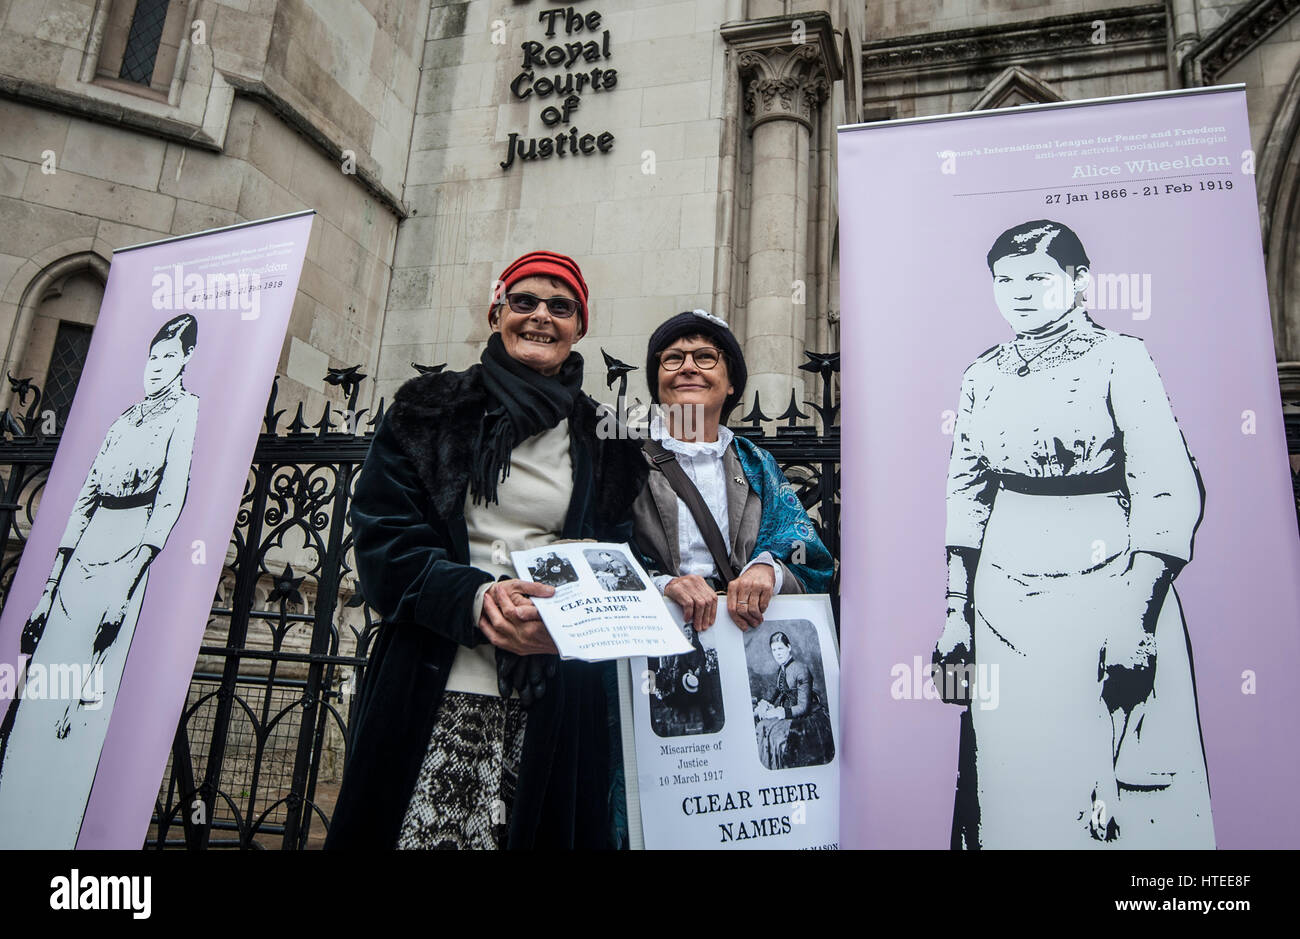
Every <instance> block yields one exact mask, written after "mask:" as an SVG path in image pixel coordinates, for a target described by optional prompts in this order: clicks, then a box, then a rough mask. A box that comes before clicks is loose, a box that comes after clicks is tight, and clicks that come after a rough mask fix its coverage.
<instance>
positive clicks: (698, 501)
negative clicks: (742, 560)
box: [642, 438, 736, 584]
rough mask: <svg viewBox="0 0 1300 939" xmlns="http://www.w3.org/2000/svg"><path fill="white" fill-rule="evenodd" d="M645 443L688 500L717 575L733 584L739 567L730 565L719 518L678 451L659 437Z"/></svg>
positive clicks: (678, 491) (685, 499) (673, 484)
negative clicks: (711, 556) (662, 441)
mask: <svg viewBox="0 0 1300 939" xmlns="http://www.w3.org/2000/svg"><path fill="white" fill-rule="evenodd" d="M642 446H643V447H644V448H645V452H646V453H647V454H649V456H650V460H651V462H653V463H654V466H655V469H657V470H659V471H660V472H661V473H663V474H664V476H665V477H667V479H668V484H669V485H670V486H672V487H673V492H675V493H677V497H678V498H679V499H681V500H682V501H683V502H685V503H686V508H688V509H690V512H691V517H692V518H693V519H695V524H696V525H697V526H698V527H699V529H700V533H701V534H702V535H704V543H705V544H706V545H707V546H708V548H709V554H711V555H713V563H714V564H716V565H717V567H718V576H719V577H721V578H722V582H723V584H729V583H731V582H732V581H733V580H735V579H736V569H735V568H734V567H732V565H731V558H730V556H729V552H728V551H727V542H726V541H725V540H724V539H723V537H722V532H721V531H720V530H719V529H718V523H717V520H716V519H714V517H713V513H712V512H710V511H709V507H708V506H707V505H705V504H704V497H703V496H701V495H700V490H699V489H697V488H696V487H695V483H693V482H691V478H690V477H689V476H687V475H686V471H685V470H684V469H682V465H681V464H680V463H678V462H677V456H676V454H674V453H673V452H672V451H671V450H667V449H665V448H664V445H663V444H661V443H660V442H659V441H658V440H652V439H650V438H647V439H646V441H645V443H644V444H643V445H642Z"/></svg>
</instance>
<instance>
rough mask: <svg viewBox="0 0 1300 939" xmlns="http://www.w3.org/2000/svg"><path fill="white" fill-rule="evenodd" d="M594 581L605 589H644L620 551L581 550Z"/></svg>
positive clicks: (619, 590)
mask: <svg viewBox="0 0 1300 939" xmlns="http://www.w3.org/2000/svg"><path fill="white" fill-rule="evenodd" d="M582 553H583V555H584V556H585V557H586V559H587V563H588V564H590V565H591V572H592V573H593V574H595V575H596V581H597V583H599V584H600V585H601V587H603V588H604V589H606V590H609V591H611V592H614V591H617V592H619V593H622V592H624V591H627V590H645V589H646V587H645V583H644V582H643V581H642V580H641V578H640V577H638V576H637V575H636V571H634V570H633V569H632V565H631V564H630V563H629V562H628V559H627V555H625V554H624V553H623V552H622V551H608V550H605V549H599V550H588V551H583V552H582Z"/></svg>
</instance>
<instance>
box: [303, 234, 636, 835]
mask: <svg viewBox="0 0 1300 939" xmlns="http://www.w3.org/2000/svg"><path fill="white" fill-rule="evenodd" d="M488 323H489V326H490V327H491V329H492V333H491V335H490V337H489V339H488V343H487V348H486V349H485V350H484V352H483V355H482V359H481V362H480V363H479V364H477V365H474V366H471V367H470V368H469V369H466V370H465V371H463V372H439V373H435V374H428V375H422V376H420V377H418V378H414V379H412V380H411V381H409V382H407V383H406V384H405V385H403V386H402V388H401V389H400V390H399V391H398V392H397V394H396V395H395V396H394V399H393V404H392V406H391V407H390V408H389V410H388V412H387V413H386V414H385V415H384V420H383V422H382V424H381V425H380V426H379V428H378V429H377V430H376V432H375V437H374V442H373V444H372V445H371V449H370V453H369V455H368V456H367V458H366V463H365V466H364V467H363V469H362V473H361V476H360V479H359V480H358V482H357V485H356V490H355V495H354V497H353V503H352V529H353V536H354V542H355V554H356V569H357V574H358V577H359V580H360V586H361V590H362V593H363V595H364V597H365V599H366V601H367V602H368V603H369V604H370V605H371V606H372V607H374V608H375V609H376V610H378V611H379V613H380V614H381V615H382V617H383V625H382V626H381V628H380V629H379V630H378V632H377V635H376V639H375V645H374V648H373V649H372V651H371V653H370V659H369V662H368V664H367V667H366V673H365V677H364V680H363V682H362V686H361V689H360V691H359V694H358V699H357V701H356V703H355V705H354V707H353V712H352V716H351V722H350V733H351V739H350V747H349V752H348V762H347V766H346V768H345V771H344V776H343V784H342V788H341V790H340V792H339V800H338V803H337V806H336V809H335V813H334V817H333V820H332V822H331V826H330V832H329V837H328V839H327V841H326V847H327V848H335V847H360V846H366V847H382V848H392V847H399V848H435V847H436V848H447V847H449V848H498V847H590V848H599V847H607V846H610V836H611V827H612V826H611V819H612V814H611V813H612V811H613V809H612V806H611V804H610V803H611V800H610V780H611V778H612V767H611V765H610V760H611V740H610V727H609V721H608V719H607V716H608V713H609V708H610V706H611V702H610V701H609V700H608V699H607V697H606V691H605V688H606V682H605V679H606V677H607V676H606V675H605V674H604V673H605V672H606V671H608V670H609V669H610V668H611V666H610V664H609V663H605V664H601V665H595V664H590V663H586V662H577V661H568V662H561V661H560V660H559V657H558V656H557V655H556V649H555V646H554V644H553V643H552V642H551V638H550V635H549V634H548V633H547V632H546V629H545V627H544V626H543V625H542V622H541V617H540V615H539V614H538V612H537V609H536V607H535V606H533V603H532V598H533V597H535V596H549V595H550V594H552V593H553V592H554V588H552V587H548V586H545V585H542V584H535V583H532V582H530V581H523V580H518V579H516V578H515V575H514V569H513V567H512V565H511V562H510V552H511V551H517V550H522V549H525V548H536V547H541V546H544V545H546V544H549V543H551V542H554V541H556V540H558V539H561V538H566V539H568V538H596V539H599V540H609V541H626V540H628V539H629V538H630V537H631V503H632V499H633V497H634V496H635V494H636V492H637V491H638V489H639V488H640V485H641V483H643V482H644V478H645V474H646V470H645V466H644V460H643V459H641V458H640V454H639V450H638V448H637V446H636V443H635V442H634V441H627V440H601V439H599V438H598V436H597V434H596V427H597V423H598V421H597V413H596V403H595V402H594V401H593V400H592V399H591V398H590V397H588V396H587V395H586V394H584V393H583V391H582V375H583V362H582V357H581V356H580V355H579V354H578V353H577V352H574V351H573V350H572V347H573V345H574V343H576V342H577V341H578V340H579V339H580V338H581V337H582V336H583V335H584V334H585V333H586V332H587V325H588V290H587V284H586V281H585V280H584V279H583V277H582V272H581V270H580V269H579V267H578V265H577V263H576V262H574V260H573V259H572V258H569V257H566V256H565V255H562V254H555V253H552V252H549V251H533V252H529V253H528V254H525V255H524V256H522V257H520V258H518V259H517V260H515V261H514V262H513V263H511V264H510V265H509V266H507V267H506V269H505V270H504V271H503V272H502V274H501V276H500V277H499V278H498V280H497V282H496V284H495V285H494V289H493V292H492V302H491V304H490V306H489V309H488Z"/></svg>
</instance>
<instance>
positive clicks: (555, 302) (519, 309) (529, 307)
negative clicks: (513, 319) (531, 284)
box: [506, 293, 579, 320]
mask: <svg viewBox="0 0 1300 939" xmlns="http://www.w3.org/2000/svg"><path fill="white" fill-rule="evenodd" d="M506 303H507V304H508V305H509V307H510V309H512V310H514V311H515V312H516V313H523V314H525V315H527V314H529V313H531V312H533V310H535V309H537V306H538V304H540V303H544V304H546V309H547V312H549V313H550V314H551V315H552V316H554V317H555V318H556V319H562V320H564V319H568V318H569V317H570V316H572V315H573V314H574V313H577V312H578V310H579V306H578V301H577V300H573V299H570V298H569V297H548V298H546V299H543V298H542V297H535V296H533V295H532V294H531V293H508V294H506Z"/></svg>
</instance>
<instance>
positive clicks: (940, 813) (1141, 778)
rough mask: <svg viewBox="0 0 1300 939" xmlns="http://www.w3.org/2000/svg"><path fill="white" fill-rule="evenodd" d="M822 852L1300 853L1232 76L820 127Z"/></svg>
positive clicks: (1252, 253) (1273, 492)
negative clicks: (831, 183)
mask: <svg viewBox="0 0 1300 939" xmlns="http://www.w3.org/2000/svg"><path fill="white" fill-rule="evenodd" d="M839 153H840V179H839V197H840V217H841V218H842V219H843V226H844V230H843V233H842V235H843V238H842V243H841V252H842V255H841V260H842V264H841V270H842V272H843V273H842V278H843V279H842V281H841V289H842V292H843V306H844V315H843V336H842V339H843V343H842V345H843V356H844V360H845V361H846V362H851V363H852V364H853V367H852V368H846V369H845V370H844V372H843V408H844V410H843V418H842V420H843V448H844V449H843V457H842V459H843V466H844V483H843V505H844V518H843V530H844V549H843V564H844V571H845V575H844V577H843V584H844V589H843V610H844V623H843V647H844V649H843V651H844V674H845V676H846V681H845V683H844V710H843V720H844V736H845V741H844V749H843V753H844V762H843V779H842V792H843V803H842V818H841V833H842V840H843V843H844V844H845V846H847V847H872V848H905V847H907V848H910V847H934V848H941V847H949V846H951V847H953V848H965V849H975V848H1086V849H1097V850H1118V849H1124V848H1157V849H1165V848H1214V847H1220V848H1263V847H1296V846H1298V845H1300V815H1298V814H1297V813H1296V812H1295V811H1294V795H1295V791H1296V789H1297V786H1298V785H1300V749H1297V748H1296V747H1295V746H1294V745H1293V744H1294V741H1295V721H1294V716H1293V714H1294V707H1295V701H1296V697H1297V692H1298V691H1300V678H1298V677H1297V672H1296V669H1295V667H1294V663H1295V662H1296V661H1297V654H1298V653H1300V576H1297V571H1298V570H1300V544H1298V539H1297V532H1296V515H1295V506H1294V502H1293V497H1292V491H1291V480H1290V474H1289V471H1288V464H1287V456H1286V445H1285V435H1284V429H1283V422H1282V413H1281V403H1280V399H1279V394H1278V379H1277V369H1276V362H1275V353H1274V346H1273V332H1272V322H1271V318H1270V316H1269V307H1268V300H1267V291H1266V287H1265V279H1264V264H1263V256H1262V252H1261V247H1260V229H1259V214H1258V209H1257V202H1256V194H1255V179H1254V175H1253V174H1254V154H1253V152H1252V150H1251V143H1250V134H1249V128H1248V124H1247V119H1246V96H1245V93H1244V91H1243V90H1241V88H1240V87H1239V86H1238V87H1232V88H1209V89H1197V90H1195V91H1192V92H1179V93H1168V94H1155V95H1139V96H1130V97H1126V98H1118V99H1103V100H1097V101H1088V102H1077V103H1067V104H1062V105H1044V106H1029V107H1021V108H1012V109H1008V110H1003V111H992V112H983V113H972V114H966V115H953V116H948V117H944V118H941V119H920V120H914V121H892V122H884V123H882V124H876V125H863V126H861V127H850V128H841V130H840V135H839Z"/></svg>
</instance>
